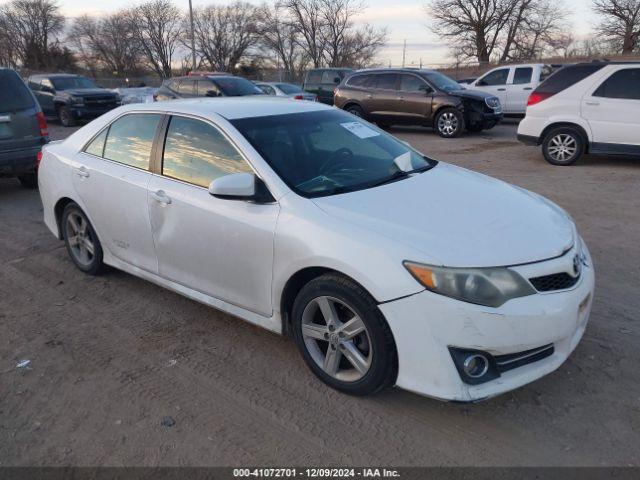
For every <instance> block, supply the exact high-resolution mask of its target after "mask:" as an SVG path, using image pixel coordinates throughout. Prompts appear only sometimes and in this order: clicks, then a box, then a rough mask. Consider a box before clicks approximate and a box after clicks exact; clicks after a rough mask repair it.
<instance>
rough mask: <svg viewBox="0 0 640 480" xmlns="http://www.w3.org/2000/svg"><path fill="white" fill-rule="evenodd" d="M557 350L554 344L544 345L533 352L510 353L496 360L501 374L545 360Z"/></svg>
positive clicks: (498, 356) (497, 356) (497, 357)
mask: <svg viewBox="0 0 640 480" xmlns="http://www.w3.org/2000/svg"><path fill="white" fill-rule="evenodd" d="M554 351H555V349H554V348H553V344H552V343H550V344H549V345H544V346H543V347H538V348H533V349H531V350H525V351H524V352H518V353H510V354H508V355H496V356H495V357H494V358H495V360H496V364H497V367H498V371H499V372H500V373H503V372H507V371H509V370H513V369H514V368H518V367H522V366H523V365H528V364H530V363H533V362H537V361H538V360H542V359H543V358H547V357H550V356H551V355H553V352H554Z"/></svg>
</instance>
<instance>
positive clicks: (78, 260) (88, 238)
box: [60, 203, 104, 275]
mask: <svg viewBox="0 0 640 480" xmlns="http://www.w3.org/2000/svg"><path fill="white" fill-rule="evenodd" d="M60 226H61V228H62V234H63V237H64V243H65V246H66V247H67V252H68V253H69V256H70V257H71V260H72V261H73V263H75V265H76V267H78V268H79V269H80V270H81V271H83V272H84V273H87V274H89V275H97V274H99V273H100V272H102V270H103V269H104V263H103V261H102V245H101V244H100V240H99V239H98V235H97V234H96V231H95V230H94V229H93V226H92V225H91V222H89V219H88V218H87V216H86V215H85V213H84V212H83V211H82V209H81V208H80V207H79V206H78V205H77V204H75V203H70V204H68V205H67V206H66V207H65V209H64V211H63V212H62V220H61V222H60Z"/></svg>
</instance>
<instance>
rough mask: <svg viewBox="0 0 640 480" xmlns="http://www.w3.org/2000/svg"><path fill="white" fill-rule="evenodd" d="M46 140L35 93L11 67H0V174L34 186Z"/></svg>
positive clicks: (45, 128)
mask: <svg viewBox="0 0 640 480" xmlns="http://www.w3.org/2000/svg"><path fill="white" fill-rule="evenodd" d="M48 140H49V133H48V131H47V122H46V120H45V118H44V115H43V114H42V109H41V108H40V105H39V104H38V102H37V101H36V98H35V96H34V95H33V93H32V92H31V90H30V89H29V88H28V87H27V85H26V84H25V83H24V81H23V80H22V78H20V76H19V75H18V74H17V73H16V72H15V71H14V70H11V69H9V68H0V177H17V178H18V180H20V183H22V185H24V186H25V187H28V188H35V187H37V186H38V180H37V171H36V169H37V163H38V156H39V154H40V151H41V149H42V145H44V144H45V143H47V141H48Z"/></svg>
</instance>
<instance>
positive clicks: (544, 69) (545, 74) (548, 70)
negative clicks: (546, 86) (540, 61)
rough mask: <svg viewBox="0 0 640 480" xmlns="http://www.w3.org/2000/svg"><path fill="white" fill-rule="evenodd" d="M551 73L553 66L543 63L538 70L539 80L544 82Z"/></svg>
mask: <svg viewBox="0 0 640 480" xmlns="http://www.w3.org/2000/svg"><path fill="white" fill-rule="evenodd" d="M552 73H553V67H552V66H551V65H544V66H543V67H542V70H541V71H540V81H541V82H544V81H545V80H546V79H547V77H549V75H551V74H552Z"/></svg>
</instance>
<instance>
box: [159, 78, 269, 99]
mask: <svg viewBox="0 0 640 480" xmlns="http://www.w3.org/2000/svg"><path fill="white" fill-rule="evenodd" d="M245 95H264V92H263V91H262V90H260V89H259V88H258V87H257V85H255V84H254V83H252V82H250V81H249V80H247V79H245V78H242V77H235V76H233V75H230V74H227V75H221V74H204V75H189V76H187V77H174V78H170V79H168V80H165V81H164V82H163V83H162V86H161V87H160V89H159V90H158V92H157V93H156V94H155V96H154V98H155V99H156V100H157V101H161V100H173V99H177V98H194V97H241V96H245Z"/></svg>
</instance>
